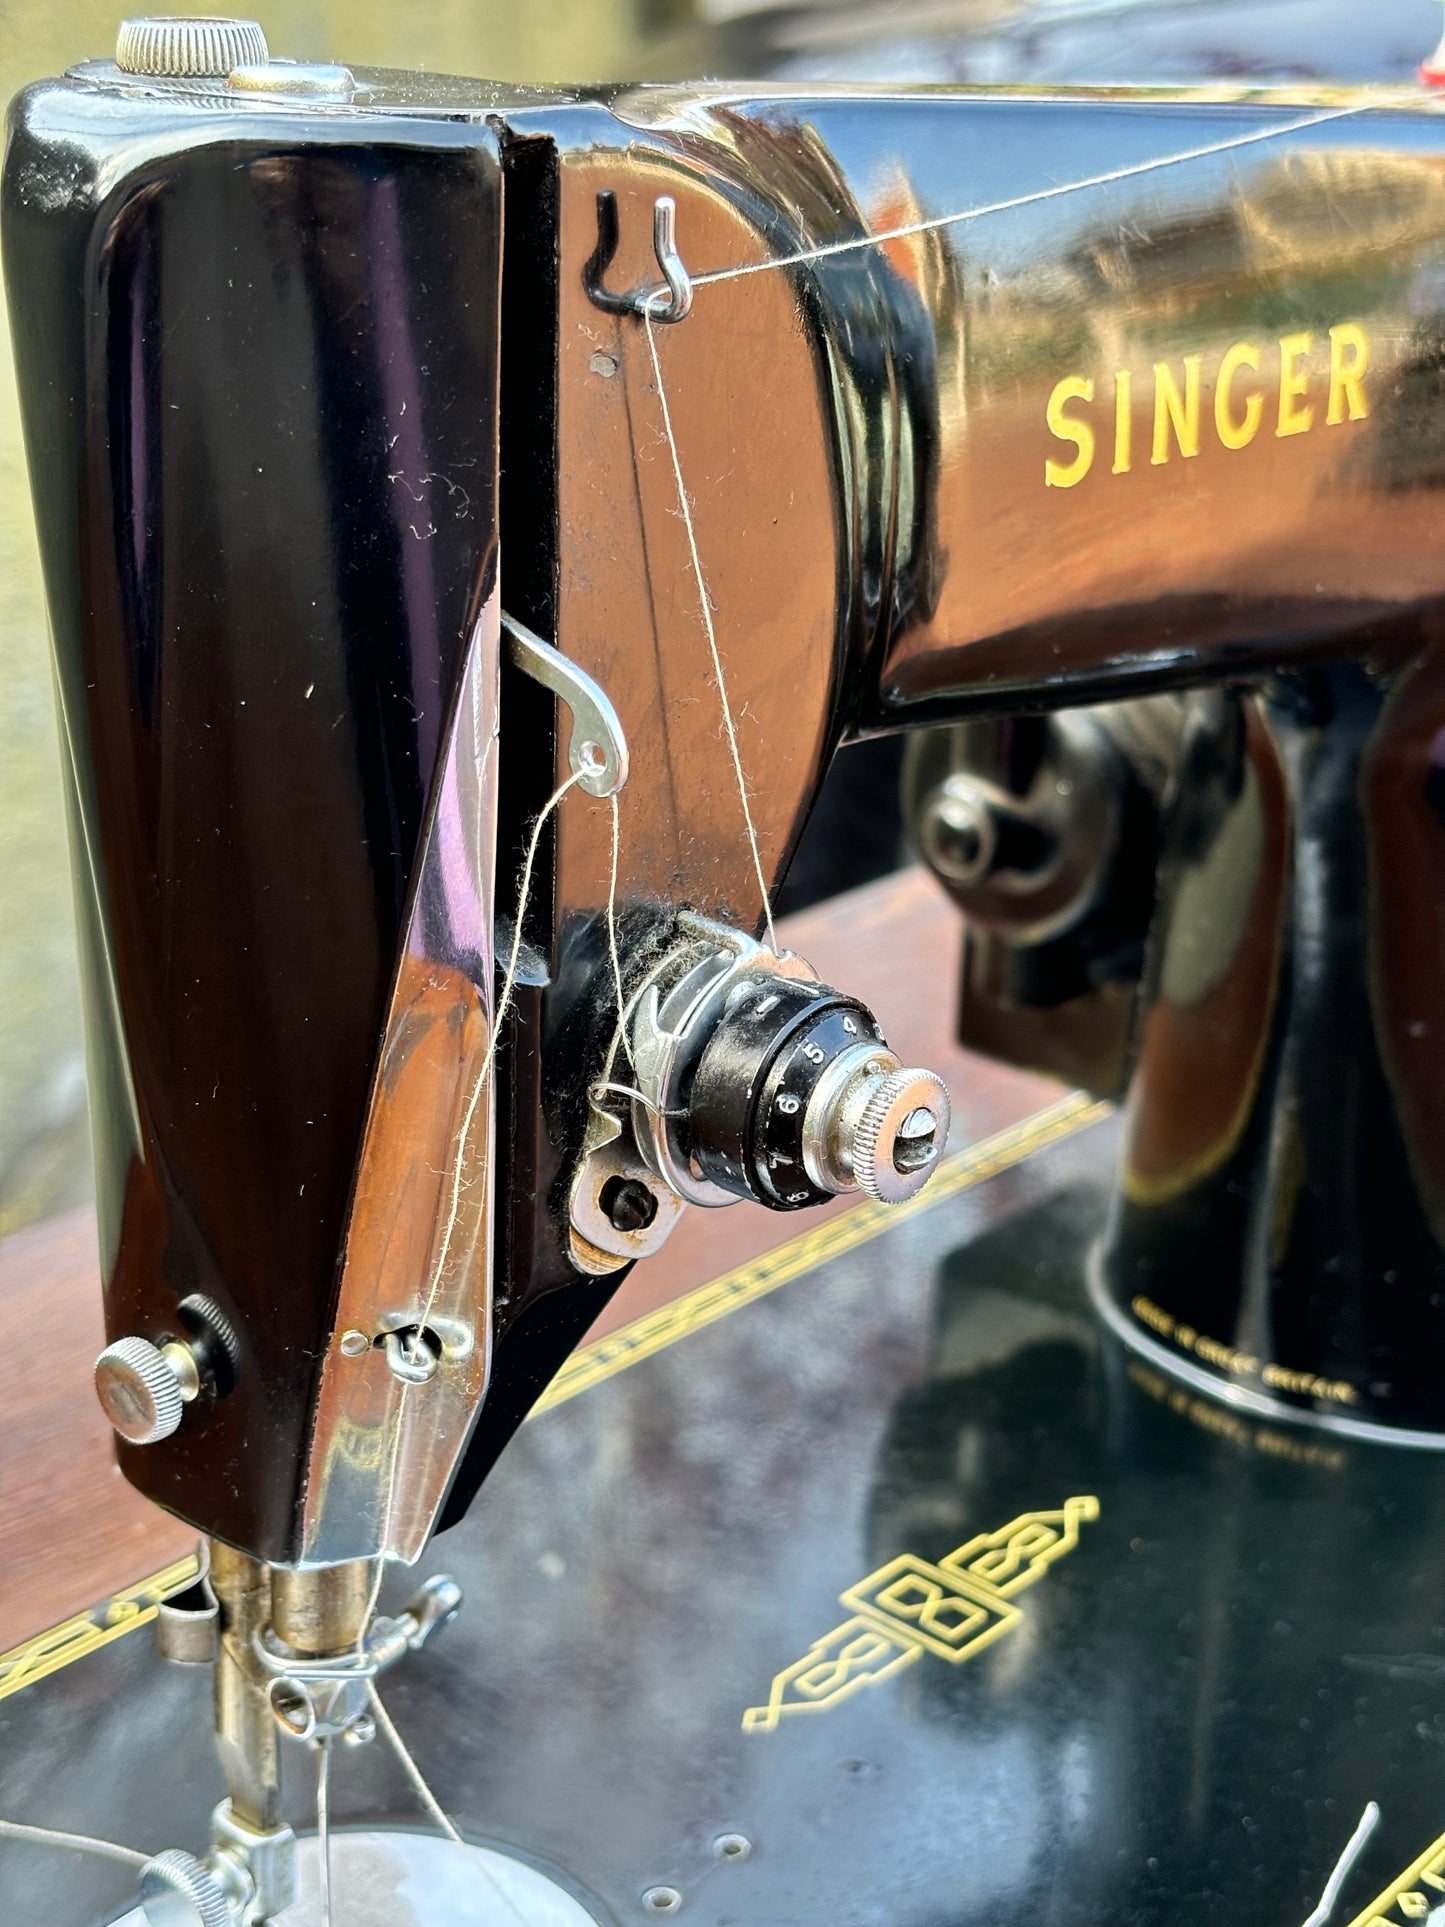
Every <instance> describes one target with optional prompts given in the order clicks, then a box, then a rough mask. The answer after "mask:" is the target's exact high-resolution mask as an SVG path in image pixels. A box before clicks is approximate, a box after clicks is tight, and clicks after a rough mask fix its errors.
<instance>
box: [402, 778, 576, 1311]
mask: <svg viewBox="0 0 1445 1927" xmlns="http://www.w3.org/2000/svg"><path fill="white" fill-rule="evenodd" d="M590 774H591V771H590V770H586V769H579V770H574V771H573V773H572V775H570V776H569V777H568V778H567V780H566V781H565V782H564V783H559V784H558V786H557V788H556V789H555V790H553V792H552V794H551V795H550V796H549V797H548V798H547V801H546V803H545V804H544V805H543V807H542V810H541V812H540V814H539V815H538V817H537V820H536V822H535V823H534V824H533V825H532V835H531V838H530V840H529V841H528V844H527V856H526V861H525V862H524V863H523V865H522V877H521V881H520V883H519V884H518V886H517V916H516V923H515V926H514V928H513V930H512V954H511V956H510V957H509V958H508V959H507V968H506V971H505V973H504V975H503V977H502V994H501V996H500V997H499V998H498V999H497V1008H496V1011H495V1012H494V1013H493V1016H492V1034H491V1036H490V1037H489V1038H488V1039H487V1049H486V1054H485V1055H484V1057H483V1058H482V1068H481V1069H480V1070H479V1071H478V1072H477V1081H476V1083H475V1085H474V1086H473V1087H472V1095H471V1100H470V1102H469V1103H468V1105H467V1112H466V1116H465V1117H464V1118H463V1120H462V1128H461V1132H460V1134H459V1136H458V1138H457V1157H456V1168H455V1169H454V1171H453V1172H452V1202H451V1210H450V1213H449V1214H448V1217H447V1228H446V1230H445V1232H443V1234H442V1248H441V1251H440V1252H439V1254H438V1256H437V1262H436V1270H435V1272H434V1273H433V1275H432V1287H431V1292H430V1295H429V1296H428V1298H427V1301H426V1306H425V1309H424V1310H423V1312H422V1315H421V1319H420V1323H421V1326H422V1328H423V1329H425V1327H426V1325H427V1324H428V1323H429V1321H430V1319H431V1314H432V1307H433V1306H434V1305H435V1304H436V1298H437V1293H438V1292H439V1291H440V1290H441V1282H442V1274H443V1272H444V1271H445V1270H446V1262H447V1257H448V1254H449V1253H450V1251H451V1243H452V1235H453V1233H454V1232H455V1231H456V1228H457V1215H458V1213H459V1211H460V1210H461V1197H462V1166H463V1165H464V1164H465V1162H466V1147H467V1139H468V1138H469V1137H470V1136H471V1130H472V1122H473V1119H474V1118H475V1117H476V1114H477V1105H478V1104H479V1103H480V1102H481V1097H482V1092H483V1091H484V1090H485V1089H486V1087H487V1082H488V1080H489V1079H490V1077H491V1074H492V1066H493V1064H494V1063H495V1062H496V1057H497V1045H498V1042H499V1040H500V1038H501V1035H502V1020H503V1018H504V1017H505V1016H506V1014H507V1012H508V1011H509V1010H510V1009H511V1005H512V993H513V991H514V990H515V989H516V985H517V966H518V964H519V963H520V961H521V957H522V927H523V924H524V923H525V921H526V916H527V903H528V900H529V899H530V897H531V894H532V871H533V868H534V866H535V864H536V861H537V851H538V849H539V847H540V845H541V842H542V832H543V830H544V829H545V828H546V827H547V820H548V818H549V817H550V816H551V814H552V812H553V811H554V810H555V809H556V807H557V805H558V804H559V803H560V802H561V801H562V799H563V797H564V796H566V794H567V792H568V791H569V790H572V789H575V788H576V787H577V785H578V784H579V783H580V782H581V781H582V779H583V777H584V776H589V775H590Z"/></svg>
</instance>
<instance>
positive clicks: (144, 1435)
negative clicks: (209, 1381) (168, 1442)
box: [95, 1338, 200, 1445]
mask: <svg viewBox="0 0 1445 1927" xmlns="http://www.w3.org/2000/svg"><path fill="white" fill-rule="evenodd" d="M95 1389H96V1392H97V1394H98V1396H99V1398H100V1403H101V1406H102V1409H103V1410H104V1412H105V1415H106V1417H107V1418H108V1419H109V1420H110V1422H111V1424H112V1425H113V1426H114V1427H115V1429H116V1431H117V1432H119V1433H120V1435H121V1437H122V1438H123V1439H129V1440H130V1442H131V1444H132V1445H154V1444H155V1443H156V1441H157V1440H158V1439H168V1438H169V1437H170V1436H171V1434H172V1432H174V1431H175V1430H176V1428H177V1427H178V1426H179V1424H180V1422H181V1419H182V1418H183V1416H184V1415H185V1409H186V1406H187V1404H188V1403H189V1401H190V1400H191V1399H193V1398H194V1397H195V1396H196V1394H197V1392H198V1391H199V1390H200V1374H199V1372H198V1370H197V1368H196V1360H195V1355H194V1354H193V1353H192V1351H191V1349H190V1347H189V1346H188V1345H183V1344H181V1343H180V1342H179V1341H178V1340H175V1339H173V1340H172V1341H171V1342H170V1343H169V1344H166V1345H153V1344H152V1343H151V1342H150V1340H149V1339H148V1338H120V1339H117V1340H116V1342H115V1344H113V1345H107V1346H106V1348H105V1350H104V1351H103V1352H102V1353H101V1355H100V1357H99V1358H98V1359H96V1361H95Z"/></svg>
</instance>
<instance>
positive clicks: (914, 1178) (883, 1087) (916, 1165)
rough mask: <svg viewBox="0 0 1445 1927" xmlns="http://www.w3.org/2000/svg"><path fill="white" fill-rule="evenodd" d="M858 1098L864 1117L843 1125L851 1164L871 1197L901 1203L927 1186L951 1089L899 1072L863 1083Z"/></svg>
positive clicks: (925, 1074) (929, 1075) (944, 1132)
mask: <svg viewBox="0 0 1445 1927" xmlns="http://www.w3.org/2000/svg"><path fill="white" fill-rule="evenodd" d="M860 1095H862V1096H863V1097H864V1102H863V1104H862V1107H861V1114H858V1115H857V1118H856V1122H852V1120H848V1121H847V1122H846V1123H845V1124H844V1129H845V1130H846V1132H847V1137H848V1140H849V1141H848V1144H847V1151H846V1156H847V1160H848V1162H849V1164H850V1165H851V1167H852V1170H853V1175H854V1177H855V1178H856V1179H857V1180H858V1183H859V1185H860V1187H861V1188H862V1189H863V1190H864V1191H866V1192H867V1193H868V1195H869V1197H870V1198H876V1199H877V1201H878V1203H879V1204H902V1203H904V1201H905V1200H906V1199H908V1198H911V1197H912V1196H913V1195H914V1193H915V1192H916V1191H919V1190H921V1189H922V1187H923V1186H924V1184H926V1183H927V1181H928V1179H929V1177H930V1176H931V1174H932V1171H933V1166H934V1164H935V1163H936V1161H937V1159H938V1157H939V1155H940V1153H941V1152H942V1150H943V1148H944V1144H945V1143H946V1141H947V1138H948V1126H949V1118H950V1109H949V1102H948V1089H947V1086H946V1085H945V1084H944V1082H943V1079H942V1078H941V1077H936V1076H935V1075H934V1073H933V1072H932V1071H914V1070H896V1071H892V1072H890V1073H889V1074H888V1075H887V1076H885V1077H882V1078H879V1079H878V1080H877V1081H876V1082H873V1081H868V1082H864V1083H862V1089H861V1091H860ZM840 1121H842V1120H840ZM849 1124H851V1129H850V1128H848V1126H849Z"/></svg>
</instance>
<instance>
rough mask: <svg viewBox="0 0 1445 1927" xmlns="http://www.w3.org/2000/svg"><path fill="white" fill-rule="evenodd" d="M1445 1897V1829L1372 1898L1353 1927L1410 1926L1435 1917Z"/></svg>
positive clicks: (1356, 1916)
mask: <svg viewBox="0 0 1445 1927" xmlns="http://www.w3.org/2000/svg"><path fill="white" fill-rule="evenodd" d="M1442 1901H1445V1833H1442V1834H1441V1835H1440V1838H1439V1839H1438V1840H1432V1841H1431V1842H1430V1844H1429V1846H1428V1847H1426V1849H1425V1851H1424V1852H1423V1853H1422V1854H1421V1855H1420V1858H1419V1859H1418V1860H1416V1861H1415V1862H1413V1864H1412V1865H1410V1866H1408V1867H1407V1868H1406V1869H1405V1871H1404V1872H1403V1873H1402V1874H1401V1875H1400V1878H1399V1879H1398V1880H1392V1881H1391V1882H1390V1884H1389V1886H1388V1887H1386V1889H1385V1891H1384V1892H1383V1893H1382V1894H1380V1895H1378V1896H1377V1897H1376V1898H1375V1899H1374V1900H1372V1901H1371V1902H1370V1904H1369V1906H1368V1907H1366V1909H1365V1911H1364V1912H1363V1913H1362V1914H1356V1915H1355V1917H1354V1919H1353V1920H1352V1921H1351V1922H1350V1927H1408V1923H1409V1922H1411V1921H1417V1920H1429V1919H1431V1918H1433V1917H1434V1916H1435V1914H1436V1912H1437V1910H1438V1908H1439V1907H1440V1905H1441V1903H1442Z"/></svg>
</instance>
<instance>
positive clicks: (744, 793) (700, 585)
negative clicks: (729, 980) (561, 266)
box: [642, 295, 778, 950]
mask: <svg viewBox="0 0 1445 1927" xmlns="http://www.w3.org/2000/svg"><path fill="white" fill-rule="evenodd" d="M659 298H660V296H657V295H654V296H653V297H652V301H655V300H658V299H659ZM652 301H649V302H648V304H647V305H646V306H645V307H644V309H643V311H642V322H643V326H644V328H645V329H646V331H647V351H648V353H649V354H650V355H651V357H652V373H653V377H654V379H655V380H656V382H657V399H658V402H659V404H660V405H661V408H662V426H663V430H664V432H665V434H666V436H667V452H668V454H669V455H670V456H671V457H672V479H673V481H674V482H675V483H676V485H677V501H678V507H679V508H680V509H681V511H682V525H683V528H684V529H685V530H686V531H687V549H688V554H689V556H690V557H691V559H692V573H693V579H694V581H695V582H696V585H697V600H698V607H699V608H700V609H701V611H702V626H703V630H704V633H705V634H706V636H707V646H708V653H709V655H710V656H711V657H712V673H713V678H714V680H715V681H716V683H717V693H718V700H719V702H720V703H721V704H722V715H723V727H724V729H725V730H726V731H727V739H728V749H729V751H730V752H731V754H732V762H733V774H734V776H736V778H737V784H738V797H739V800H740V801H741V803H742V806H743V822H744V823H745V824H746V825H747V832H748V848H749V849H750V850H751V851H752V853H753V868H754V870H755V871H756V872H757V878H758V889H759V891H760V893H761V895H762V899H763V920H764V922H765V923H766V925H767V931H768V942H769V944H770V945H771V946H772V948H773V949H774V950H776V949H777V947H778V933H777V931H776V930H775V929H774V928H773V900H772V898H771V896H770V895H769V894H768V880H767V878H766V876H765V875H764V874H763V859H762V855H761V853H760V851H759V849H758V833H757V830H756V829H755V828H754V825H753V811H752V804H751V803H750V802H749V800H748V786H747V780H746V778H745V777H744V775H743V758H742V751H741V750H740V749H739V747H738V732H737V726H736V724H735V723H734V722H733V712H732V704H731V703H730V702H729V701H728V686H727V678H726V677H725V676H724V674H723V665H722V655H721V653H720V652H719V650H718V646H717V632H716V630H715V629H714V627H713V620H712V600H711V598H710V597H709V595H708V592H707V581H706V579H705V577H704V576H703V572H702V557H701V556H700V555H699V554H698V548H697V530H696V529H695V528H694V527H693V521H692V503H691V501H690V500H689V498H688V493H687V488H686V486H685V485H684V483H683V479H682V458H681V456H680V455H679V453H678V448H677V436H676V435H675V434H674V432H673V427H672V410H671V408H670V407H669V406H668V402H667V384H666V383H665V382H664V381H663V379H662V363H661V362H660V361H659V360H658V357H657V335H656V331H655V330H654V327H653V322H652Z"/></svg>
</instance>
